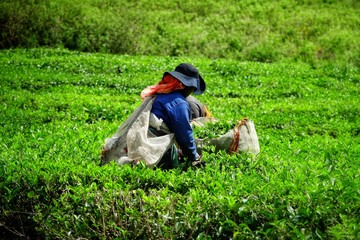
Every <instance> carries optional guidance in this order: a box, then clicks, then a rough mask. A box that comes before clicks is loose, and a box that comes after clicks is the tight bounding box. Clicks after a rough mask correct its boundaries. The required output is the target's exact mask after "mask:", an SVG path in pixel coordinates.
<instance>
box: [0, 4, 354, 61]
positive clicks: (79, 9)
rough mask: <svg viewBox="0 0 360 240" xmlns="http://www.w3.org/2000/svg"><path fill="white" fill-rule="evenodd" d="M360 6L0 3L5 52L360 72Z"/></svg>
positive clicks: (0, 29) (2, 44)
mask: <svg viewBox="0 0 360 240" xmlns="http://www.w3.org/2000/svg"><path fill="white" fill-rule="evenodd" d="M359 11H360V2H359V1H356V0H338V1H336V0H281V1H273V0H263V1H258V0H242V1H235V0H207V1H176V0H174V1H168V0H156V1H154V0H150V1H148V0H146V1H122V0H51V1H49V0H2V1H0V32H1V38H0V48H10V47H15V48H16V47H25V48H30V47H39V46H50V47H58V46H62V47H65V48H68V49H71V50H78V51H87V52H98V51H100V52H105V53H120V54H131V55H134V54H135V55H162V56H192V57H194V56H202V57H206V58H211V59H215V58H228V59H229V58H231V59H237V60H246V61H260V62H275V61H280V60H291V61H302V62H307V63H310V64H312V65H315V66H317V65H319V64H321V63H322V62H332V63H334V62H337V63H341V64H352V65H355V66H357V67H360V65H359V64H360V45H359V39H360V30H359V26H360V18H359Z"/></svg>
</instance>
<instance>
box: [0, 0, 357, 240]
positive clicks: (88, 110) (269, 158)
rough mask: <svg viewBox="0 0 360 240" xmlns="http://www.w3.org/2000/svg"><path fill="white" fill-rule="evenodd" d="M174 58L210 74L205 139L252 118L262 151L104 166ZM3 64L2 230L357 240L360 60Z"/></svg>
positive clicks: (64, 235) (40, 56)
mask: <svg viewBox="0 0 360 240" xmlns="http://www.w3.org/2000/svg"><path fill="white" fill-rule="evenodd" d="M98 2H99V3H102V2H100V1H98ZM114 3H116V1H115V2H114ZM52 4H53V3H48V5H49V6H52ZM69 4H70V1H69ZM129 4H130V3H129ZM133 4H134V5H135V3H133ZM137 4H146V3H145V1H144V2H140V3H137ZM169 4H170V3H169ZM213 4H215V3H213ZM128 7H129V6H128ZM212 7H213V6H212V5H211V4H209V6H208V8H212ZM149 8H150V6H149ZM154 8H155V7H154ZM99 9H101V8H100V7H99ZM187 9H193V8H187ZM195 9H196V8H195ZM178 11H180V10H179V9H178ZM199 11H200V10H199ZM150 12H151V11H150ZM139 16H141V15H139ZM180 62H191V63H193V64H194V65H195V66H197V67H198V68H199V70H200V72H201V74H202V75H203V77H204V79H205V80H206V82H207V85H208V88H207V91H206V92H205V94H204V95H201V96H199V99H200V100H201V101H202V102H204V103H206V104H207V106H208V107H209V109H210V110H211V111H212V113H213V114H214V115H215V117H217V118H219V119H220V120H221V121H220V123H218V125H215V126H213V128H212V129H211V130H210V132H211V134H214V132H216V131H220V130H221V129H222V128H226V127H231V124H232V123H234V122H235V121H236V120H238V119H240V118H242V117H244V116H247V117H248V118H250V119H252V120H254V122H255V125H256V128H257V132H258V135H259V140H260V146H261V153H260V154H259V155H258V156H256V157H255V156H251V155H246V154H237V155H228V154H227V153H225V152H220V153H216V154H215V153H211V152H210V151H209V152H205V153H204V156H203V159H204V161H206V163H207V166H206V168H205V169H197V170H194V169H188V170H187V171H184V170H182V169H175V170H170V171H161V170H159V169H149V168H146V167H144V166H142V165H140V166H136V167H130V166H122V167H118V166H117V165H115V164H113V163H111V164H109V165H106V166H103V167H99V166H98V164H99V162H100V159H99V158H100V152H101V148H102V145H103V143H104V139H105V138H107V137H109V136H111V135H112V134H113V133H114V132H115V131H116V129H117V127H118V125H119V124H121V122H123V121H124V120H125V119H126V118H127V117H128V116H129V115H130V114H131V112H132V111H133V110H134V109H135V108H136V107H137V106H139V105H140V101H141V100H140V97H139V93H140V91H141V90H142V89H143V88H144V87H145V86H147V85H150V84H154V83H156V82H157V81H158V80H159V78H160V77H161V76H162V74H163V72H164V71H167V70H172V69H173V68H174V67H175V66H176V65H177V64H179V63H180ZM0 72H1V74H0V78H1V79H0V112H1V114H0V125H1V127H0V166H1V167H0V231H1V234H2V235H4V236H8V237H9V238H11V237H14V236H24V237H25V236H34V237H35V236H36V237H41V238H48V239H80V238H81V239H115V238H118V239H144V238H149V239H189V238H199V239H230V238H231V239H254V238H255V239H256V238H264V239H274V238H284V239H285V238H287V239H289V238H304V239H307V238H322V239H357V238H359V234H360V233H359V227H360V226H359V215H360V212H359V204H360V198H359V197H360V195H359V188H360V180H359V179H360V171H359V169H360V166H359V153H360V146H359V144H358V143H359V140H360V139H359V132H360V131H359V126H360V122H359V121H360V118H359V112H360V107H359V106H360V104H359V99H358V97H359V95H360V90H359V89H360V86H359V84H360V72H359V68H353V67H351V66H347V67H344V66H336V65H326V66H322V67H319V68H313V67H311V66H310V65H305V64H300V63H298V64H294V63H292V64H287V63H273V64H266V63H258V62H241V61H237V60H226V59H216V60H215V59H213V60H211V59H206V58H190V57H151V56H129V55H111V54H100V53H96V54H95V53H81V52H77V51H69V50H66V49H62V48H59V49H44V48H38V49H13V50H2V51H0ZM197 134H199V135H200V134H207V133H206V132H201V131H198V132H197ZM11 232H13V235H11Z"/></svg>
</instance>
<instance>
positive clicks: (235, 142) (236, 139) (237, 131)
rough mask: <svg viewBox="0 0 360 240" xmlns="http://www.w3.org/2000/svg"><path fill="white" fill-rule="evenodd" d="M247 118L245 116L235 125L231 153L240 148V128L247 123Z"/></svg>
mask: <svg viewBox="0 0 360 240" xmlns="http://www.w3.org/2000/svg"><path fill="white" fill-rule="evenodd" d="M246 122H247V118H243V119H241V120H240V121H238V122H237V123H236V125H235V127H234V137H233V139H232V140H231V143H230V147H229V153H236V152H237V151H238V148H239V141H240V128H241V126H243V125H246Z"/></svg>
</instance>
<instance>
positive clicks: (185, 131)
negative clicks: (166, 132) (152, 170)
mask: <svg viewBox="0 0 360 240" xmlns="http://www.w3.org/2000/svg"><path fill="white" fill-rule="evenodd" d="M168 114H169V115H170V116H169V122H170V126H169V127H170V128H172V131H173V132H174V134H175V139H176V142H177V143H178V144H179V146H180V148H181V150H182V152H183V154H184V156H185V157H187V158H188V160H190V161H194V160H196V159H197V158H198V157H199V154H198V153H197V152H196V145H195V140H194V133H193V129H192V128H191V125H190V108H189V105H188V103H187V102H183V103H180V104H178V105H176V106H175V107H174V108H172V109H171V111H169V113H168Z"/></svg>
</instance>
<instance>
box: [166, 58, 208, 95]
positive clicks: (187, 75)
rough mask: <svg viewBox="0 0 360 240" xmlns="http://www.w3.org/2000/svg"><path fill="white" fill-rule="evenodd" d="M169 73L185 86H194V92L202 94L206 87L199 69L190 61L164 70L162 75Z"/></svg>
mask: <svg viewBox="0 0 360 240" xmlns="http://www.w3.org/2000/svg"><path fill="white" fill-rule="evenodd" d="M167 74H170V75H171V76H173V77H174V78H176V79H177V80H179V81H180V82H182V83H183V84H184V85H185V86H187V87H194V88H195V90H194V94H202V93H203V92H204V91H205V89H206V84H205V81H204V79H203V78H202V77H201V76H200V74H199V71H198V70H197V69H196V68H195V67H194V66H193V65H191V64H190V63H181V64H179V65H178V66H177V67H176V68H175V70H174V71H170V72H165V73H164V76H165V75H167Z"/></svg>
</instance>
